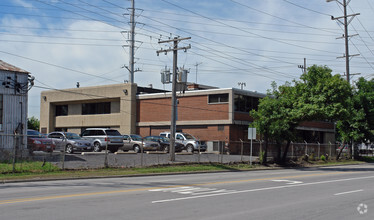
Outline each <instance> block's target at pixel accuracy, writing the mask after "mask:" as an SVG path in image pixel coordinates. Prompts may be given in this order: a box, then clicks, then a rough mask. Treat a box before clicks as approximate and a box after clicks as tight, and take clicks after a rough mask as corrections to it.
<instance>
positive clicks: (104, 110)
mask: <svg viewBox="0 0 374 220" xmlns="http://www.w3.org/2000/svg"><path fill="white" fill-rule="evenodd" d="M96 114H110V102H99V103H83V104H82V115H96Z"/></svg>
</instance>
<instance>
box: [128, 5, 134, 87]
mask: <svg viewBox="0 0 374 220" xmlns="http://www.w3.org/2000/svg"><path fill="white" fill-rule="evenodd" d="M130 11H131V13H130V25H131V28H130V54H129V72H130V74H129V83H134V56H135V55H134V47H135V0H131V8H130Z"/></svg>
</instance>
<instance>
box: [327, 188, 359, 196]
mask: <svg viewBox="0 0 374 220" xmlns="http://www.w3.org/2000/svg"><path fill="white" fill-rule="evenodd" d="M362 191H364V190H363V189H359V190H354V191H348V192H341V193H335V194H334V196H339V195H344V194H349V193H355V192H362Z"/></svg>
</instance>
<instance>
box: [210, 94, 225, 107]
mask: <svg viewBox="0 0 374 220" xmlns="http://www.w3.org/2000/svg"><path fill="white" fill-rule="evenodd" d="M208 99H209V100H208V103H209V104H213V103H228V102H229V94H227V93H226V94H213V95H209V98H208Z"/></svg>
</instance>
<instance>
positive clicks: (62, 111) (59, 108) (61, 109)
mask: <svg viewBox="0 0 374 220" xmlns="http://www.w3.org/2000/svg"><path fill="white" fill-rule="evenodd" d="M68 109H69V108H68V105H56V116H64V115H68Z"/></svg>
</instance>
